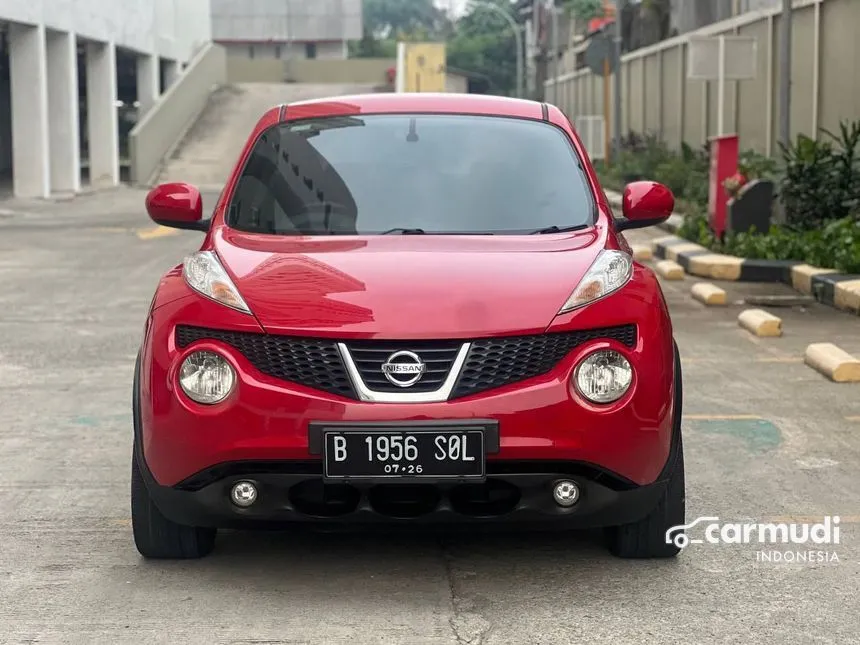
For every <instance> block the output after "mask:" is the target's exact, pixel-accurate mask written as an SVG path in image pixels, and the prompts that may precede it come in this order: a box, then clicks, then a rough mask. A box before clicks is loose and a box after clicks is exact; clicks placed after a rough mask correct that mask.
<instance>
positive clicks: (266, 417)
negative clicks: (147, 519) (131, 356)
mask: <svg viewBox="0 0 860 645" xmlns="http://www.w3.org/2000/svg"><path fill="white" fill-rule="evenodd" d="M613 298H615V300H613V299H608V300H607V301H606V302H604V303H601V302H598V303H595V304H594V305H593V306H591V307H588V308H586V309H585V310H583V311H582V312H579V313H577V314H576V316H577V318H576V322H577V327H576V328H578V329H589V328H596V327H601V326H607V325H609V326H611V325H620V324H629V322H630V321H631V320H635V321H636V324H637V328H638V336H637V340H636V344H635V346H633V347H628V346H625V345H622V344H621V343H618V342H616V341H613V340H606V339H600V338H595V339H594V340H590V341H588V342H585V343H583V344H582V345H581V346H578V347H576V348H575V349H573V350H572V351H570V353H569V354H568V355H566V356H565V357H564V358H563V359H562V360H560V361H559V362H558V363H557V364H556V365H555V366H554V367H553V368H552V369H551V370H550V371H548V372H546V373H544V374H541V375H540V376H537V377H534V378H529V379H527V380H524V381H522V382H518V383H513V384H510V385H505V386H503V387H497V388H495V389H492V390H488V391H486V392H483V393H480V394H475V395H471V396H465V397H462V398H458V399H455V400H449V401H444V402H432V403H418V404H415V403H368V402H364V401H357V400H351V399H348V398H346V397H342V396H337V395H335V394H330V393H327V392H322V391H320V390H317V389H312V388H309V387H305V386H302V385H296V384H295V383H291V382H288V381H286V380H281V379H278V378H274V377H271V376H268V375H266V374H263V373H261V372H260V371H259V370H257V369H256V368H255V366H254V365H253V364H252V363H251V362H250V361H249V360H248V359H247V358H246V356H244V355H243V354H242V353H241V352H239V351H236V349H235V348H233V347H231V346H230V345H226V344H224V343H223V342H220V341H218V340H217V339H211V340H201V341H196V342H193V343H191V344H190V345H188V346H186V347H180V346H178V345H177V343H176V340H175V330H176V327H177V325H182V324H185V325H188V324H190V325H193V324H198V325H200V324H208V325H212V322H211V321H213V320H218V321H219V322H218V326H220V327H223V328H226V329H234V330H236V329H242V330H244V331H252V330H253V329H254V325H256V323H254V321H253V319H250V318H249V317H247V316H245V315H244V314H240V313H237V312H232V310H227V308H226V307H223V306H221V305H218V304H216V303H212V302H209V301H205V299H203V298H199V297H196V296H190V297H187V298H182V299H179V300H176V301H172V302H170V303H168V304H164V305H162V306H160V307H158V308H156V309H155V310H154V311H153V312H152V314H151V318H150V320H149V322H148V325H147V328H146V332H145V338H144V343H143V346H142V351H141V362H140V369H139V371H140V374H139V384H138V385H137V386H136V388H135V392H136V396H139V399H140V404H139V407H140V410H139V416H140V440H141V448H140V450H141V455H142V458H143V460H144V462H145V463H146V465H147V467H148V468H149V470H150V472H151V473H152V476H153V477H154V480H155V481H156V482H157V483H158V484H159V485H161V486H167V487H175V486H177V485H179V484H180V483H181V482H183V481H184V480H187V479H188V478H189V477H192V476H194V475H196V474H198V473H201V472H204V471H206V470H208V469H211V468H213V467H215V466H217V465H219V464H225V463H247V462H318V460H319V456H318V454H317V455H315V454H314V452H313V450H312V449H311V438H310V431H309V429H310V425H311V424H312V423H315V422H318V423H344V424H347V423H348V424H364V423H367V422H383V423H385V422H388V423H396V422H410V421H413V422H414V421H426V420H435V421H438V422H443V421H459V420H467V419H493V420H496V421H498V422H499V427H500V431H499V446H498V451H497V452H495V453H493V454H489V455H488V467H489V466H490V465H492V464H493V463H494V462H497V461H498V462H500V463H532V462H543V463H562V464H572V463H579V464H593V465H595V466H597V467H599V468H601V469H604V470H605V471H606V472H609V473H613V476H615V477H617V478H618V480H619V481H624V482H627V483H629V484H633V485H639V486H644V485H648V484H652V483H654V482H656V481H657V479H658V476H659V473H660V471H661V469H662V467H663V465H664V464H665V463H666V459H667V456H668V454H669V449H670V443H671V435H672V422H673V418H674V405H673V396H674V394H673V393H674V389H675V388H674V376H675V374H674V371H675V370H674V367H673V364H674V351H673V345H672V335H671V324H670V323H669V320H668V317H667V314H666V311H665V309H664V308H662V307H658V306H654V303H653V302H649V301H647V300H645V299H643V298H642V295H641V294H640V293H638V292H636V291H633V292H631V293H630V294H625V293H622V294H619V295H618V296H614V297H613ZM634 307H636V309H634ZM225 310H226V311H225ZM565 324H566V323H565ZM257 330H258V331H257V332H256V333H263V332H262V330H260V329H259V328H257ZM602 348H613V349H617V350H618V351H621V352H622V353H624V354H625V356H627V358H628V360H629V361H630V362H631V364H632V365H633V367H634V370H635V374H636V376H635V379H634V383H633V385H632V386H631V389H630V391H629V392H628V393H627V394H626V395H625V396H624V397H622V399H621V400H619V401H617V402H616V403H613V404H611V405H607V406H594V405H589V404H588V403H586V402H585V401H583V400H582V399H581V398H578V396H577V395H576V393H575V392H573V391H572V388H571V386H570V377H571V374H572V372H573V370H574V368H575V366H576V365H577V363H578V362H579V361H580V360H582V359H583V358H584V357H585V356H586V355H587V354H589V353H590V352H592V351H595V350H597V349H602ZM201 349H209V350H213V351H218V352H220V353H221V354H222V355H224V356H225V357H226V358H227V359H228V360H229V361H230V362H231V363H232V364H233V366H234V368H235V370H236V372H237V374H238V385H237V387H236V389H235V391H234V392H233V393H232V394H231V395H230V397H228V399H227V400H226V401H225V402H224V403H221V404H219V405H216V406H203V405H199V404H196V403H194V402H192V401H190V400H189V399H188V398H187V397H185V396H184V395H183V394H182V392H181V391H180V390H179V388H178V386H177V381H176V373H177V371H178V366H179V364H180V363H181V361H182V360H183V358H184V356H185V355H187V354H188V353H190V352H192V351H196V350H201ZM527 472H528V471H527Z"/></svg>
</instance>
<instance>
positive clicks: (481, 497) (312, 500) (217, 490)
mask: <svg viewBox="0 0 860 645" xmlns="http://www.w3.org/2000/svg"><path fill="white" fill-rule="evenodd" d="M138 458H139V455H138ZM287 465H288V464H287V463H282V468H281V469H280V472H271V471H270V472H259V471H258V472H253V471H250V472H241V471H238V470H234V471H233V472H231V473H230V474H227V475H225V476H224V477H222V478H221V479H218V480H216V481H210V482H209V483H207V484H206V485H204V486H202V487H200V488H197V489H196V490H188V489H185V490H183V489H178V488H172V487H168V486H161V485H159V484H157V483H156V482H155V481H154V479H153V478H152V475H151V474H150V473H149V472H148V469H147V468H146V467H145V464H144V465H142V466H143V467H142V468H141V470H142V471H143V475H144V478H145V480H146V482H147V488H148V490H149V493H150V495H151V496H152V498H153V501H154V502H155V504H156V506H158V508H159V510H161V512H162V513H163V514H164V515H165V516H166V517H168V518H169V519H171V520H173V521H174V522H177V523H180V524H185V525H190V526H203V527H217V528H255V527H261V526H273V525H282V524H294V523H315V524H341V525H373V524H380V523H400V524H402V523H409V524H443V525H444V524H464V523H465V524H469V523H471V524H486V523H513V524H523V525H542V524H546V525H556V526H559V527H567V528H590V527H597V526H615V525H618V524H624V523H627V522H632V521H636V520H638V519H640V518H641V517H644V516H645V515H646V514H647V513H648V512H649V511H650V510H651V509H652V508H653V507H654V506H655V505H656V504H657V502H658V500H659V497H660V495H661V493H662V492H663V489H664V487H665V482H664V481H658V482H656V483H654V484H650V485H648V486H639V487H635V488H631V489H627V490H616V489H613V488H612V487H610V486H608V485H606V483H601V482H600V481H595V480H594V479H593V478H591V477H590V476H589V474H587V473H582V474H570V473H569V472H564V471H546V472H505V470H507V469H505V468H499V469H497V472H496V473H494V474H490V475H488V477H487V480H486V481H485V482H482V483H464V482H460V483H458V482H448V481H445V482H428V483H409V484H396V483H395V484H376V483H372V482H368V483H362V482H354V483H338V484H324V483H323V481H322V477H321V476H320V475H312V474H309V473H307V472H301V471H302V470H303V469H302V468H298V469H297V470H298V471H299V472H294V473H289V472H284V471H285V470H287ZM573 470H576V469H573ZM561 479H567V480H572V481H574V482H576V484H577V485H578V486H579V489H580V499H579V501H578V502H577V503H576V504H575V505H574V506H573V507H570V508H563V507H561V506H559V505H558V504H556V502H555V501H554V499H553V496H552V487H553V484H554V483H555V482H557V481H558V480H561ZM239 481H250V482H252V483H253V484H254V485H255V486H256V487H257V491H258V497H257V501H256V502H255V503H254V504H253V505H252V506H251V507H249V508H240V507H238V506H236V505H234V504H233V503H232V502H231V501H230V490H231V488H232V487H233V485H234V484H235V483H237V482H239Z"/></svg>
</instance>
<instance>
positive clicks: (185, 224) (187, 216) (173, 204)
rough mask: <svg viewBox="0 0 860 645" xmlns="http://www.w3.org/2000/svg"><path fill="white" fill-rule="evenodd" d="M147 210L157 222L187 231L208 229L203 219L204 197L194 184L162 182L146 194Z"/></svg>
mask: <svg viewBox="0 0 860 645" xmlns="http://www.w3.org/2000/svg"><path fill="white" fill-rule="evenodd" d="M146 212H147V213H149V217H150V218H151V219H152V221H153V222H155V223H156V224H160V225H161V226H169V227H171V228H181V229H184V230H187V231H208V230H209V220H204V219H203V199H202V198H201V197H200V191H199V190H197V188H195V187H194V186H191V185H189V184H182V183H173V184H161V185H160V186H156V187H155V188H153V189H152V190H150V191H149V194H147V196H146Z"/></svg>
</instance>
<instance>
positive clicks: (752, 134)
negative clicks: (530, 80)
mask: <svg viewBox="0 0 860 645" xmlns="http://www.w3.org/2000/svg"><path fill="white" fill-rule="evenodd" d="M793 13H794V19H793V43H792V71H791V80H792V85H791V87H792V90H791V91H792V96H791V132H792V138H794V137H796V136H797V134H799V133H803V134H807V135H810V136H814V135H815V136H817V135H818V134H819V132H820V129H821V128H826V129H828V130H831V131H832V130H838V127H839V122H840V121H841V120H844V119H860V74H858V73H857V71H856V70H857V69H860V40H858V38H857V25H860V0H795V9H794V12H793ZM781 20H782V15H781V10H780V9H770V10H762V11H754V12H750V13H748V14H744V15H741V16H738V17H736V18H733V19H731V20H727V21H724V22H720V23H717V24H714V25H711V26H709V27H706V28H704V29H701V30H698V31H696V32H691V33H689V34H684V35H682V36H679V37H676V38H672V39H670V40H666V41H664V42H661V43H659V44H657V45H654V46H652V47H647V48H644V49H641V50H638V51H635V52H631V53H630V54H627V55H626V56H624V57H623V59H622V65H621V85H622V114H621V122H622V130H623V132H624V133H627V132H630V131H634V132H640V133H641V132H651V133H655V134H658V135H659V136H660V137H661V138H662V139H663V140H665V141H666V142H667V143H668V144H669V145H671V146H673V147H679V146H680V144H681V142H682V141H684V142H687V143H689V144H690V145H693V146H700V145H702V144H703V143H704V142H705V141H706V140H707V139H708V138H709V137H711V136H714V135H716V134H717V88H716V82H713V81H699V80H690V79H688V78H687V52H688V47H689V39H690V38H691V37H696V36H718V35H740V36H750V37H754V38H756V39H757V42H758V56H757V61H756V65H757V71H756V78H755V80H745V81H729V82H728V83H727V91H726V96H725V115H726V123H725V125H726V130H727V131H728V132H735V133H737V134H738V135H740V140H741V147H742V148H743V149H754V150H757V151H759V152H762V153H765V154H769V155H774V154H777V153H778V152H779V151H778V148H777V140H778V128H779V112H778V110H779V105H778V88H779V64H778V63H779V49H778V38H779V23H780V21H781ZM552 86H553V81H552V80H550V81H549V82H547V84H546V90H547V92H546V95H547V96H548V97H552V96H553V92H552ZM556 96H557V97H558V98H557V100H556V102H557V103H558V106H559V107H560V108H561V109H562V110H564V112H565V113H566V114H567V115H569V116H571V117H573V116H576V115H580V114H602V113H603V79H602V78H600V77H597V76H595V75H593V74H592V73H591V72H590V71H589V70H588V69H581V70H577V71H574V72H569V73H566V74H563V75H561V76H559V77H558V93H557V95H556ZM610 101H612V96H610ZM611 105H612V103H610V106H611Z"/></svg>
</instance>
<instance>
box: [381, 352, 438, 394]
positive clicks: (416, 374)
mask: <svg viewBox="0 0 860 645" xmlns="http://www.w3.org/2000/svg"><path fill="white" fill-rule="evenodd" d="M426 369H427V366H426V365H425V364H424V361H422V360H421V358H420V357H419V356H418V354H415V353H414V352H409V351H406V350H403V351H399V352H394V353H393V354H392V355H391V356H389V357H388V358H387V359H386V360H385V362H384V363H383V364H382V373H383V374H384V375H385V378H387V379H388V382H389V383H391V384H392V385H396V386H397V387H410V386H412V385H415V384H416V383H417V382H418V381H420V380H421V377H422V376H423V375H424V370H426Z"/></svg>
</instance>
